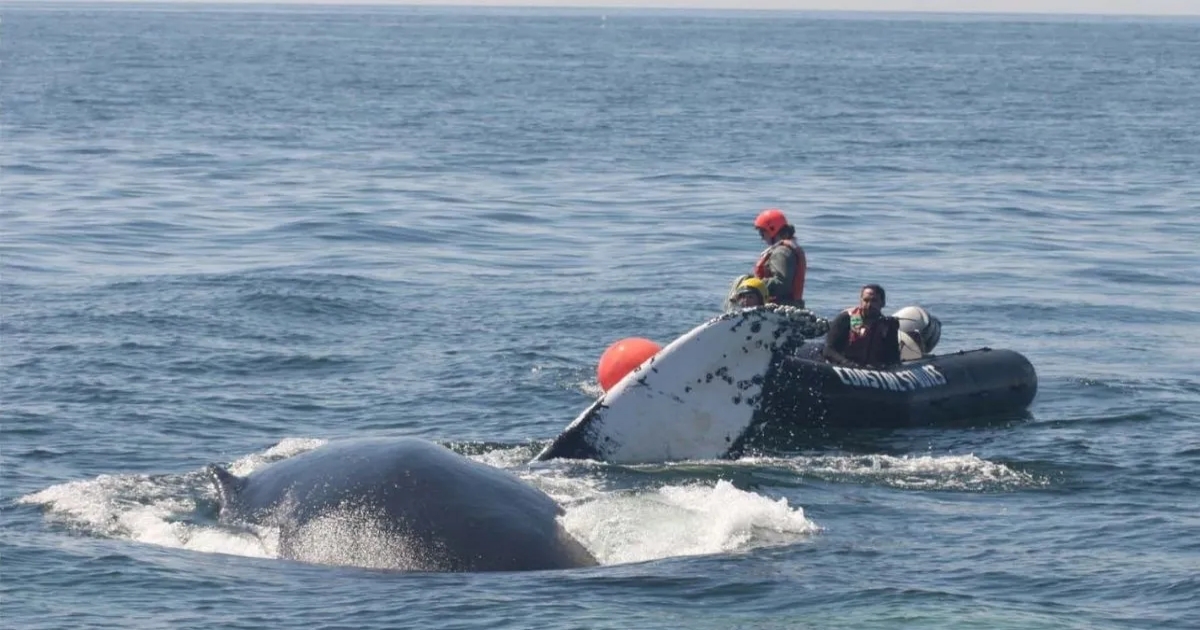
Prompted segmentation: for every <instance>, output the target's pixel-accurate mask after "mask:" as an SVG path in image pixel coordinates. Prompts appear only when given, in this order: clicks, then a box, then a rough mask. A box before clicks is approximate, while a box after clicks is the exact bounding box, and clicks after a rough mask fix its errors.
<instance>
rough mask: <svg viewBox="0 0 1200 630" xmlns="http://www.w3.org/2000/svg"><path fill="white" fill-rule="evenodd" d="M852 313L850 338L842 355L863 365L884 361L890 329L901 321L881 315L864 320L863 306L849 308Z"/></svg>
mask: <svg viewBox="0 0 1200 630" xmlns="http://www.w3.org/2000/svg"><path fill="white" fill-rule="evenodd" d="M846 313H847V314H849V315H850V339H849V341H848V342H847V343H846V350H845V351H843V352H842V355H843V356H845V357H846V358H847V359H850V360H851V361H854V362H855V363H859V364H861V365H868V364H876V363H881V362H882V361H883V348H884V345H885V344H886V343H887V340H888V329H889V328H890V327H891V326H893V325H898V324H899V322H898V321H895V320H893V321H895V323H893V321H889V320H892V318H890V317H884V316H882V315H880V316H879V317H878V318H877V319H875V321H873V322H870V323H867V322H865V321H863V316H862V315H863V312H862V307H861V306H856V307H854V308H851V309H847V310H846Z"/></svg>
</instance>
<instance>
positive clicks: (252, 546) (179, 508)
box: [18, 475, 278, 558]
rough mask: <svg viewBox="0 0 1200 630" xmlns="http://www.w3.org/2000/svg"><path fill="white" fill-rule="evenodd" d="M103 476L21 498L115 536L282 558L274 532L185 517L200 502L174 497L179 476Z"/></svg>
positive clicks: (61, 517) (54, 515) (53, 514)
mask: <svg viewBox="0 0 1200 630" xmlns="http://www.w3.org/2000/svg"><path fill="white" fill-rule="evenodd" d="M175 479H176V481H174V482H172V481H170V479H169V478H167V477H163V478H151V477H147V476H145V475H101V476H99V477H97V478H95V479H90V480H86V481H72V482H69V483H64V484H59V485H56V486H51V487H49V488H46V489H45V490H42V491H40V492H35V493H33V494H30V495H26V496H24V497H21V498H20V499H19V500H18V502H20V503H25V504H36V505H42V506H43V507H45V508H46V509H47V511H48V514H49V518H50V519H51V520H57V521H59V522H61V523H64V524H66V525H68V526H71V527H75V528H78V529H81V530H84V531H86V532H88V533H91V534H97V535H101V536H107V537H110V538H127V539H129V540H133V541H136V542H140V543H146V544H151V545H158V546H161V547H173V548H178V549H189V550H192V551H202V552H209V553H227V554H232V555H239V556H251V557H260V558H270V557H276V555H277V554H276V549H277V542H278V539H277V537H276V536H273V535H271V532H269V531H245V532H237V531H230V530H225V529H221V528H217V527H211V526H206V525H201V524H194V523H188V522H186V521H185V520H182V519H186V518H187V517H189V516H191V515H192V514H194V513H195V512H196V511H197V507H198V506H197V505H196V501H195V500H193V499H190V498H182V497H179V496H172V492H173V491H174V492H175V493H178V491H179V490H180V488H179V485H180V484H179V481H178V480H179V479H180V478H179V477H176V478H175Z"/></svg>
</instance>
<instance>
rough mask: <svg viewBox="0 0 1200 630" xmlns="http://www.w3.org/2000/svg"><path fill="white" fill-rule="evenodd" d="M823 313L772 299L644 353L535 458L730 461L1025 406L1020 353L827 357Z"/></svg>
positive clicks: (1029, 372) (1028, 373)
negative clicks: (853, 360)
mask: <svg viewBox="0 0 1200 630" xmlns="http://www.w3.org/2000/svg"><path fill="white" fill-rule="evenodd" d="M827 329H828V321H827V320H824V319H821V318H819V317H817V316H816V315H814V314H812V313H811V312H810V311H806V310H803V309H794V308H792V307H788V306H777V305H767V306H759V307H755V308H749V309H739V310H736V311H732V312H729V313H725V314H723V315H720V316H718V317H715V318H712V319H710V320H709V321H707V322H704V323H703V324H701V325H699V326H697V327H696V328H694V329H692V330H691V331H689V332H687V333H685V334H683V335H681V336H680V337H679V338H677V339H675V340H674V341H672V342H671V343H670V344H668V345H667V346H666V347H664V348H662V349H660V350H659V351H658V352H657V353H656V354H654V355H653V356H651V357H649V358H648V359H646V360H645V361H644V362H642V363H641V364H640V365H639V366H637V367H636V368H634V369H633V370H632V371H631V372H629V373H628V374H626V375H625V376H624V377H623V378H622V379H621V380H619V381H618V382H617V383H616V384H614V385H613V386H612V387H611V388H609V389H608V390H607V391H605V392H604V393H603V394H602V395H601V396H600V397H599V398H597V399H596V400H595V401H594V402H593V403H592V404H591V405H589V406H588V407H587V408H586V409H585V410H584V411H583V412H582V413H581V414H579V415H578V416H577V417H576V418H575V420H574V421H573V422H571V423H570V424H569V425H568V426H567V427H566V429H564V430H563V431H562V432H561V433H560V434H559V436H558V437H556V438H554V439H553V440H552V441H551V442H550V443H549V444H548V445H547V446H545V447H544V448H543V449H542V450H541V452H539V453H538V454H537V456H536V457H535V458H534V459H535V461H546V460H551V459H588V460H595V461H603V462H607V463H612V464H645V463H658V462H665V461H675V460H706V459H736V458H738V457H741V456H743V455H745V454H747V453H754V452H764V451H766V452H771V451H780V450H783V451H787V450H795V449H797V448H822V447H829V446H838V445H839V444H840V443H841V441H842V440H845V439H847V438H853V437H854V436H855V435H856V434H857V435H863V434H865V433H867V432H871V431H879V430H883V431H887V430H894V429H901V428H910V427H929V426H937V425H939V424H946V423H956V422H962V421H971V420H973V419H976V418H984V417H994V416H997V415H1002V414H1010V413H1012V412H1017V411H1020V410H1023V409H1024V408H1025V407H1027V406H1028V405H1029V404H1030V402H1031V401H1032V400H1033V398H1034V395H1035V394H1036V392H1037V375H1036V372H1035V371H1034V369H1033V366H1032V364H1030V362H1029V361H1028V360H1027V359H1026V358H1025V357H1024V356H1022V355H1021V354H1019V353H1017V352H1015V351H1012V350H1004V349H992V348H979V349H973V350H964V351H958V352H952V353H948V354H942V355H925V356H920V357H918V358H915V359H913V360H910V361H903V362H902V363H901V364H899V365H896V366H892V367H889V368H887V369H865V368H864V369H859V368H848V367H842V366H835V365H831V364H829V363H828V362H826V361H825V360H824V358H823V357H822V352H821V351H822V348H823V342H822V341H821V340H818V338H819V337H820V336H821V335H823V334H824V333H825V331H826V330H827Z"/></svg>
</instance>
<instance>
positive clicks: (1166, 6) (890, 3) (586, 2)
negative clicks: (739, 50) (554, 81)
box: [144, 0, 1200, 15]
mask: <svg viewBox="0 0 1200 630" xmlns="http://www.w3.org/2000/svg"><path fill="white" fill-rule="evenodd" d="M144 1H146V0H144ZM150 1H153V0H150ZM158 1H162V0H158ZM167 1H172V0H167ZM173 1H175V2H208V3H218V2H220V3H236V4H285V3H286V4H400V5H403V4H413V5H417V4H419V5H476V6H558V7H641V8H654V7H670V8H696V9H792V10H835V11H937V12H947V13H961V12H988V13H1086V14H1108V15H1130V14H1135V15H1200V0H173Z"/></svg>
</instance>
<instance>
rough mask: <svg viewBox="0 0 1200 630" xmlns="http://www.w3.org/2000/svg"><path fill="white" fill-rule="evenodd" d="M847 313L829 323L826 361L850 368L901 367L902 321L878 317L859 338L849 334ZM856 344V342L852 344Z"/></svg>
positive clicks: (882, 316) (847, 311) (848, 312)
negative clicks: (900, 337)
mask: <svg viewBox="0 0 1200 630" xmlns="http://www.w3.org/2000/svg"><path fill="white" fill-rule="evenodd" d="M852 310H854V309H848V310H845V311H842V312H841V313H838V314H837V317H834V318H833V320H832V321H830V322H829V332H828V333H826V334H825V349H824V350H823V351H822V354H824V356H825V359H826V360H827V361H829V362H830V363H832V364H834V365H845V366H850V367H874V368H881V367H891V366H893V365H898V364H899V363H900V340H899V338H898V334H899V331H900V320H898V319H896V318H895V317H887V316H884V315H881V316H879V317H878V318H876V319H875V320H873V321H871V322H870V323H868V324H864V326H863V328H862V329H861V330H860V331H858V332H857V333H856V334H852V331H851V330H850V314H851V311H852ZM852 340H853V341H852Z"/></svg>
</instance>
